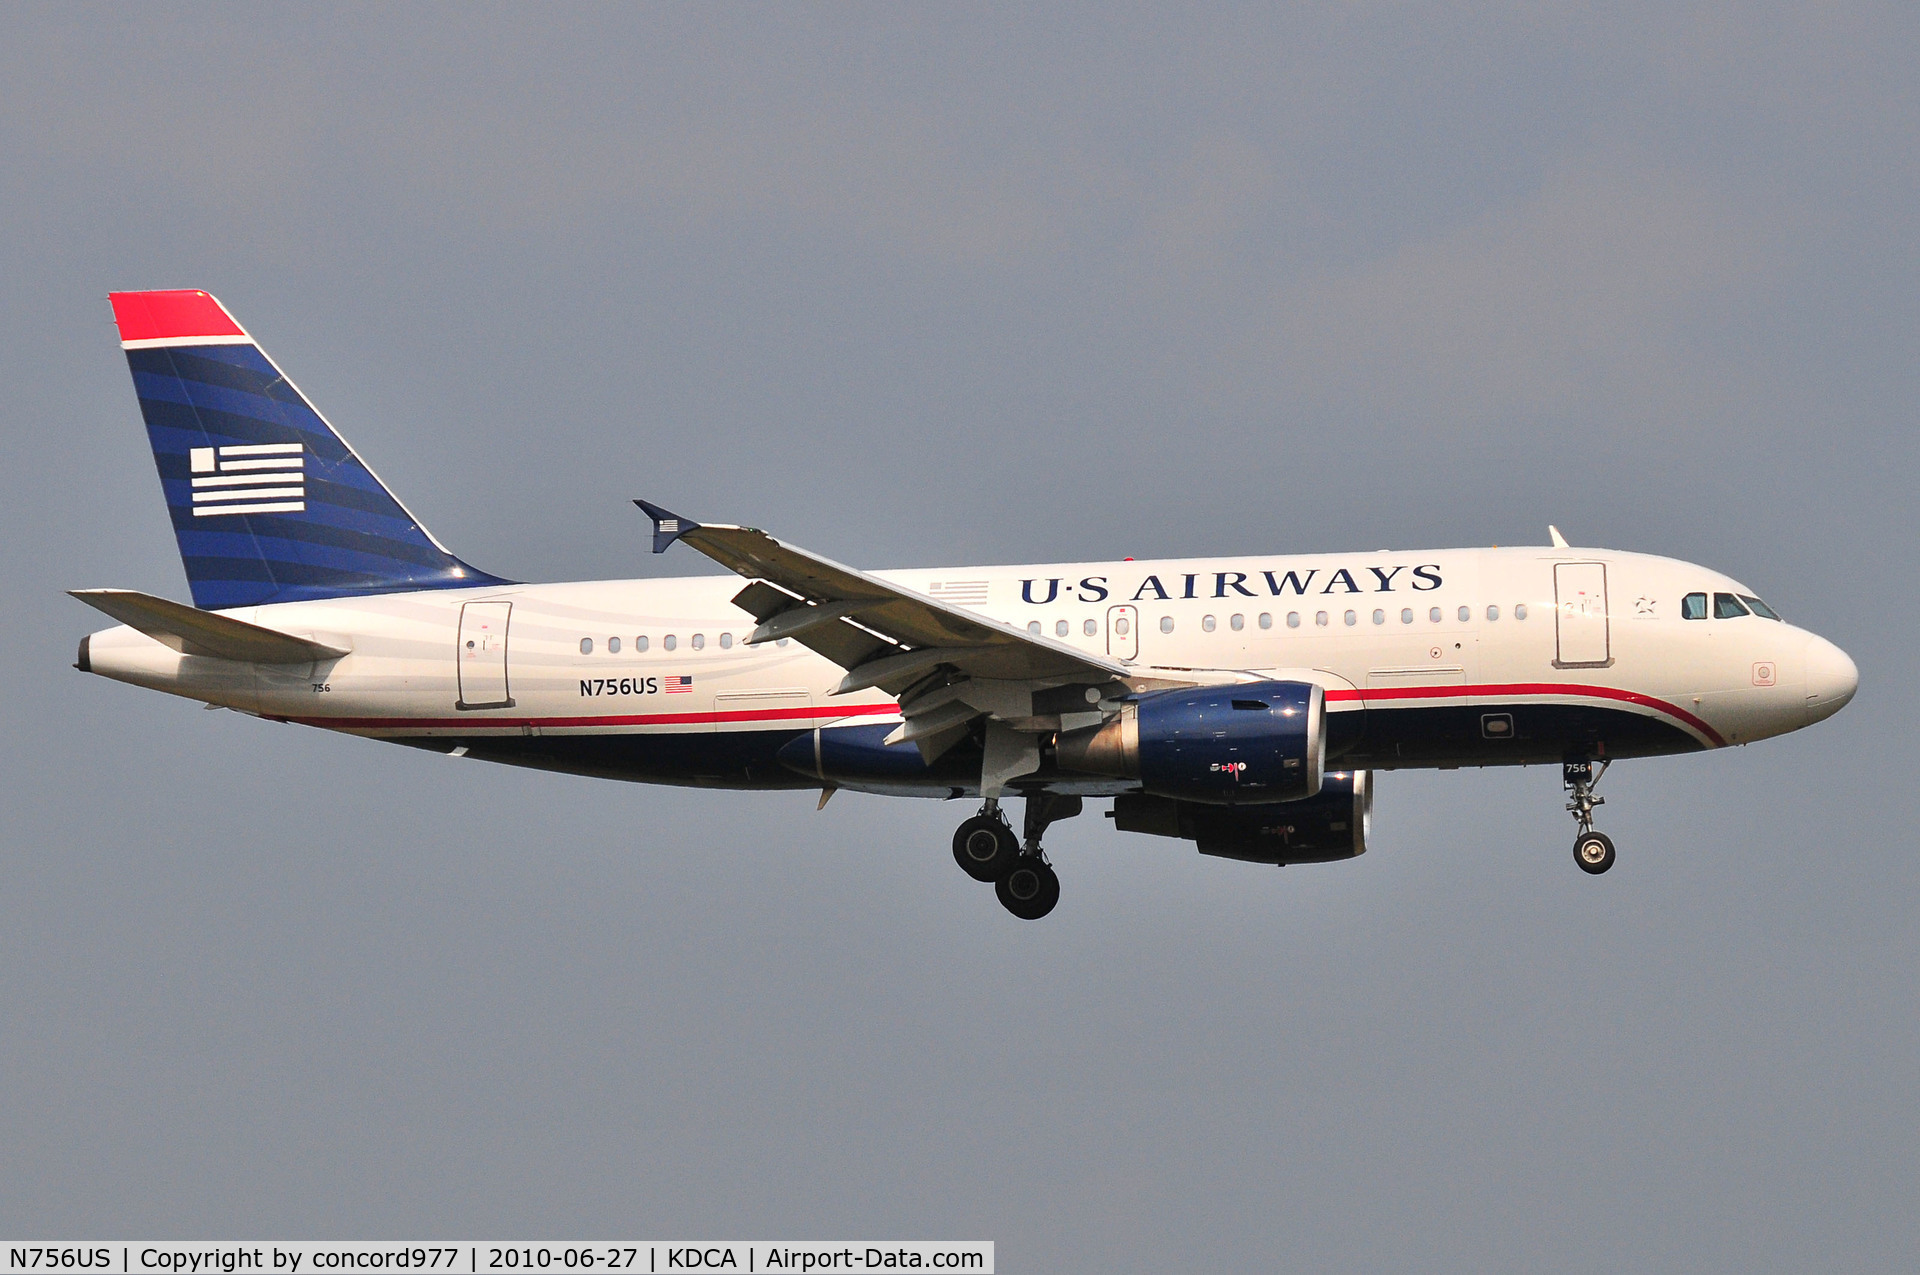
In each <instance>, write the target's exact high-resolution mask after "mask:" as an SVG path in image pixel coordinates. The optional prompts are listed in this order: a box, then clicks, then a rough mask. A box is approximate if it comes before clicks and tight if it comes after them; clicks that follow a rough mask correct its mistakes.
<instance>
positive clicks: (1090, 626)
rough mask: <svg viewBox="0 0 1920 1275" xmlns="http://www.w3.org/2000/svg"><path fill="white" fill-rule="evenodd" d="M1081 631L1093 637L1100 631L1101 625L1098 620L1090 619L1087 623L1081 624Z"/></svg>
mask: <svg viewBox="0 0 1920 1275" xmlns="http://www.w3.org/2000/svg"><path fill="white" fill-rule="evenodd" d="M1080 631H1081V632H1082V633H1084V634H1086V635H1087V636H1088V637H1092V636H1093V635H1094V634H1096V633H1098V632H1099V631H1100V625H1099V624H1098V623H1097V622H1096V621H1093V620H1088V621H1087V622H1086V623H1085V624H1082V625H1081V626H1080Z"/></svg>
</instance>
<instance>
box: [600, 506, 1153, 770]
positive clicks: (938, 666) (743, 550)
mask: <svg viewBox="0 0 1920 1275" xmlns="http://www.w3.org/2000/svg"><path fill="white" fill-rule="evenodd" d="M634 503H635V504H636V505H638V506H640V508H641V509H642V510H644V511H645V512H646V513H647V515H648V516H649V517H650V518H652V519H653V526H654V534H653V551H654V552H655V553H664V552H666V550H667V549H668V548H669V547H670V546H671V545H673V543H674V542H675V541H685V542H686V543H687V544H689V545H691V546H692V547H693V548H695V549H698V550H699V551H700V552H701V553H704V554H706V555H707V556H708V557H709V558H712V559H713V560H714V561H715V562H718V563H720V564H721V565H722V566H724V567H726V568H727V569H728V570H730V571H733V572H736V573H737V574H739V575H742V576H745V577H746V578H747V579H749V580H752V581H754V583H753V584H750V585H748V586H747V587H746V588H745V589H743V590H741V592H740V593H739V594H737V595H736V596H735V597H734V599H733V601H734V603H735V604H736V605H737V606H739V607H740V608H741V609H742V610H744V611H746V612H747V613H748V614H750V615H752V616H753V617H754V618H755V619H756V620H758V621H759V622H760V624H759V627H758V628H756V629H755V630H754V631H753V636H752V637H750V638H749V639H748V641H749V642H753V643H759V642H769V641H773V640H775V639H778V638H782V637H791V638H792V639H793V640H794V641H796V642H799V643H801V644H802V645H804V646H808V647H810V648H812V649H813V650H815V651H817V652H819V653H820V654H821V655H823V656H825V657H826V658H827V659H829V660H832V661H833V662H834V663H835V664H838V665H839V666H840V667H841V668H844V669H846V670H847V675H846V677H844V678H842V679H841V681H840V684H839V685H838V686H837V687H835V688H834V691H833V693H834V694H836V695H845V694H848V693H850V692H853V691H858V690H865V689H867V688H868V687H877V688H879V689H880V690H883V691H885V692H886V693H887V694H889V695H894V696H897V697H899V698H900V700H901V706H900V707H901V713H902V715H903V716H905V718H906V722H905V724H904V725H903V726H902V727H901V728H900V730H897V731H895V732H894V733H893V735H892V736H890V737H889V740H888V742H890V743H906V742H909V741H912V742H915V743H918V744H920V745H921V752H922V753H923V754H926V755H928V756H929V757H932V756H938V755H939V753H940V752H944V751H945V750H946V748H948V747H950V746H951V745H952V744H953V743H955V742H957V741H958V740H959V739H960V738H961V737H962V736H963V735H965V734H966V732H967V729H968V727H969V724H970V723H971V722H972V721H973V720H974V719H975V718H977V717H980V716H982V715H985V716H987V717H989V718H991V719H994V720H997V721H999V722H1002V723H1004V724H1006V725H1007V726H1009V727H1011V728H1013V729H1015V730H1029V731H1039V730H1043V729H1049V728H1051V729H1059V726H1058V725H1057V724H1054V719H1057V718H1058V716H1059V711H1058V709H1059V708H1061V707H1069V706H1071V707H1077V708H1078V709H1079V710H1082V711H1084V710H1086V709H1087V707H1088V701H1087V700H1086V698H1085V696H1084V694H1082V695H1080V696H1079V697H1078V699H1077V703H1074V702H1073V697H1072V696H1069V697H1066V698H1065V699H1062V700H1061V702H1060V704H1059V705H1049V704H1047V703H1046V702H1045V701H1044V700H1043V702H1042V704H1041V705H1040V706H1039V708H1040V709H1041V710H1044V709H1046V708H1048V707H1053V708H1055V711H1054V712H1052V713H1048V712H1045V711H1036V705H1035V704H1034V702H1033V699H1034V696H1035V694H1036V693H1041V694H1043V695H1044V693H1045V692H1047V691H1049V690H1055V689H1057V688H1061V687H1105V686H1110V685H1112V684H1113V683H1116V682H1130V681H1132V680H1137V679H1135V678H1134V676H1133V670H1132V668H1131V667H1130V666H1128V665H1127V664H1125V663H1123V662H1121V661H1119V660H1114V659H1110V658H1108V657H1106V656H1103V655H1096V654H1092V653H1090V652H1087V651H1081V650H1076V649H1075V648H1073V647H1071V646H1068V645H1067V644H1066V643H1064V642H1056V641H1054V640H1053V639H1052V638H1048V637H1044V636H1041V635H1039V634H1035V633H1031V632H1028V631H1026V630H1024V629H1018V628H1015V627H1013V626H1012V625H1010V624H1004V623H1002V622H1000V621H998V620H993V619H989V618H987V617H985V616H981V615H976V614H974V613H973V612H971V611H968V610H966V609H965V608H963V607H957V606H954V605H953V604H951V603H948V602H943V601H941V600H940V599H938V598H933V597H929V596H927V595H926V594H923V593H916V592H914V591H913V590H912V589H906V588H902V587H901V586H900V585H897V584H893V583H891V582H890V581H886V580H882V579H880V578H878V577H877V576H873V575H869V574H868V573H866V572H864V571H860V570H857V569H855V568H853V567H848V566H843V565H841V564H840V563H837V562H833V561H831V560H830V559H827V558H823V557H820V556H819V555H818V554H814V553H809V552H808V551H806V550H805V549H800V548H797V547H795V546H793V545H789V544H783V543H782V542H780V541H778V540H776V539H774V538H773V537H772V536H770V535H768V534H767V533H766V532H764V531H759V530H756V529H754V528H752V527H734V526H719V525H709V524H703V523H697V522H693V521H690V520H689V519H686V518H681V517H679V516H678V515H676V514H673V513H670V512H669V511H667V510H665V509H662V508H661V507H660V506H658V505H655V504H650V503H648V502H647V501H644V500H636V501H634ZM1116 689H1118V688H1116ZM1094 720H1098V714H1097V713H1096V714H1094Z"/></svg>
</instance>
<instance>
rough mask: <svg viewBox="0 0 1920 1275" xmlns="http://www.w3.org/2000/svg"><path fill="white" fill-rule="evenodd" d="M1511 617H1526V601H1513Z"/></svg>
mask: <svg viewBox="0 0 1920 1275" xmlns="http://www.w3.org/2000/svg"><path fill="white" fill-rule="evenodd" d="M1513 618H1514V619H1516V620H1524V619H1526V618H1527V604H1526V603H1524V602H1516V603H1514V604H1513Z"/></svg>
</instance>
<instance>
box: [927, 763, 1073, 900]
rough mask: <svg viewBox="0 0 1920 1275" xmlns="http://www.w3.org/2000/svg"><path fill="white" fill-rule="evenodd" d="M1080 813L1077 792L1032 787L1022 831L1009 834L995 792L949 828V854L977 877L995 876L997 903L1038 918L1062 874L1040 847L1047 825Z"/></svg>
mask: <svg viewBox="0 0 1920 1275" xmlns="http://www.w3.org/2000/svg"><path fill="white" fill-rule="evenodd" d="M1079 813H1080V798H1078V797H1061V796H1056V795H1055V794H1053V793H1034V794H1032V795H1031V796H1029V797H1028V798H1027V818H1026V837H1025V838H1024V840H1022V839H1020V838H1016V837H1015V836H1014V835H1013V829H1012V828H1011V827H1009V826H1008V824H1007V817H1006V816H1005V815H1004V814H1002V813H1001V811H1000V802H999V800H998V799H997V798H993V797H989V798H987V799H986V801H985V802H984V803H983V804H982V805H981V807H980V813H979V814H977V815H975V816H974V817H973V818H971V819H969V820H967V821H966V822H965V823H963V824H961V825H960V827H959V829H958V830H957V831H955V832H954V834H953V860H954V862H955V863H958V864H959V865H960V870H961V871H962V872H965V873H966V874H967V875H968V876H970V877H972V878H973V879H974V880H975V881H981V882H986V881H991V882H993V892H994V894H995V895H996V896H997V897H998V898H999V900H1000V905H1001V906H1002V907H1004V908H1006V910H1007V911H1009V912H1011V913H1013V914H1014V915H1015V916H1017V917H1019V918H1020V919H1021V920H1023V921H1038V920H1039V919H1040V918H1041V917H1043V916H1045V915H1046V914H1047V913H1049V912H1051V911H1053V905H1054V904H1056V903H1058V902H1059V901H1060V878H1059V877H1058V876H1056V875H1055V874H1054V871H1053V867H1052V865H1050V864H1049V863H1048V862H1047V857H1046V855H1045V853H1043V852H1042V851H1041V849H1040V837H1041V835H1042V834H1043V833H1045V832H1046V830H1047V825H1048V824H1050V823H1053V822H1054V821H1055V820H1058V819H1070V818H1072V817H1073V816H1074V815H1077V814H1079Z"/></svg>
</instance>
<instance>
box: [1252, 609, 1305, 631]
mask: <svg viewBox="0 0 1920 1275" xmlns="http://www.w3.org/2000/svg"><path fill="white" fill-rule="evenodd" d="M1294 623H1295V624H1296V625H1297V624H1299V621H1298V620H1296V621H1294ZM1260 627H1261V628H1263V629H1270V628H1272V627H1273V612H1271V611H1262V612H1261V613H1260Z"/></svg>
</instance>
